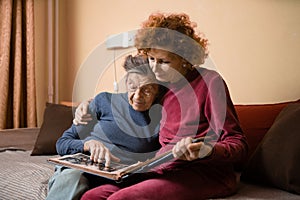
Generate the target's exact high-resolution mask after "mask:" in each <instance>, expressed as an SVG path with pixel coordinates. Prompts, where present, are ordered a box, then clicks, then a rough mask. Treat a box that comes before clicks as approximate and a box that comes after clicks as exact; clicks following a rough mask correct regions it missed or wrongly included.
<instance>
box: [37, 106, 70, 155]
mask: <svg viewBox="0 0 300 200" xmlns="http://www.w3.org/2000/svg"><path fill="white" fill-rule="evenodd" d="M72 109H73V107H71V106H65V105H61V104H53V103H46V108H45V112H44V120H43V123H42V126H41V128H40V132H39V134H38V136H37V139H36V142H35V145H34V148H33V150H32V152H31V155H55V154H57V152H56V146H55V145H56V141H57V139H58V138H59V137H60V136H61V135H62V134H63V132H64V131H65V130H66V129H68V128H69V127H70V126H71V125H72V120H73V110H72Z"/></svg>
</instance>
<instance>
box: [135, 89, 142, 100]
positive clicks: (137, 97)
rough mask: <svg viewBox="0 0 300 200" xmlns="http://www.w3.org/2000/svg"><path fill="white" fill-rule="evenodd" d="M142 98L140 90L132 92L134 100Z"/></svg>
mask: <svg viewBox="0 0 300 200" xmlns="http://www.w3.org/2000/svg"><path fill="white" fill-rule="evenodd" d="M142 96H143V93H142V90H141V88H138V89H137V90H136V91H135V92H134V98H135V99H139V98H141V97H142Z"/></svg>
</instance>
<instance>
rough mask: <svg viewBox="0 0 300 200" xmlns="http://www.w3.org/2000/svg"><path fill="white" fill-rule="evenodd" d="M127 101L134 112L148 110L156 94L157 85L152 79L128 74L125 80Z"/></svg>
mask: <svg viewBox="0 0 300 200" xmlns="http://www.w3.org/2000/svg"><path fill="white" fill-rule="evenodd" d="M126 85H127V91H128V101H129V104H130V105H131V106H132V108H133V109H134V110H137V111H146V110H149V109H150V107H151V106H152V104H153V102H154V101H155V99H156V97H157V94H158V85H157V84H156V83H153V79H150V78H149V77H148V76H144V75H140V74H137V73H130V74H129V75H128V78H127V82H126Z"/></svg>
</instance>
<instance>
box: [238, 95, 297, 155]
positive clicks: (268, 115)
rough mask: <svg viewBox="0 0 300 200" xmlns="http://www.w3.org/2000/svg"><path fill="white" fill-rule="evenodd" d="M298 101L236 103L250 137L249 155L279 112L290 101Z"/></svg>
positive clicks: (240, 118)
mask: <svg viewBox="0 0 300 200" xmlns="http://www.w3.org/2000/svg"><path fill="white" fill-rule="evenodd" d="M296 102H300V100H298V101H291V102H284V103H276V104H260V105H235V109H236V111H237V114H238V116H239V120H240V123H241V126H242V128H243V131H244V133H245V135H246V137H247V139H248V143H249V156H250V155H251V154H252V153H253V152H254V150H255V149H256V147H257V145H258V144H259V142H260V141H261V140H262V138H263V137H264V136H265V134H266V133H267V131H268V130H269V128H270V127H271V126H272V124H273V122H274V120H275V118H276V117H277V115H278V114H279V112H280V111H281V110H282V109H283V108H284V107H285V106H287V105H288V104H289V103H296Z"/></svg>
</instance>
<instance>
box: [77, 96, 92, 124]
mask: <svg viewBox="0 0 300 200" xmlns="http://www.w3.org/2000/svg"><path fill="white" fill-rule="evenodd" d="M91 101H92V99H90V100H86V101H83V102H81V103H80V104H79V106H78V107H77V108H76V111H75V118H74V119H73V124H74V125H86V124H88V123H89V122H90V121H91V120H92V116H91V114H89V113H88V110H89V104H90V102H91Z"/></svg>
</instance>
